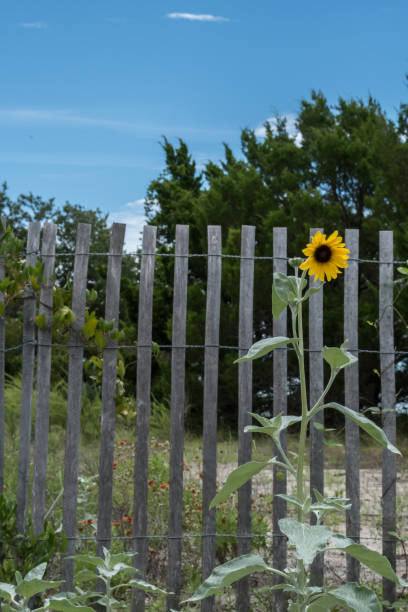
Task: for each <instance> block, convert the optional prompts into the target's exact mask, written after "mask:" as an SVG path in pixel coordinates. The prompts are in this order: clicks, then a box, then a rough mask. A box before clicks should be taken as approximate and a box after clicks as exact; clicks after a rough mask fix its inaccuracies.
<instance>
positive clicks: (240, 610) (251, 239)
mask: <svg viewBox="0 0 408 612" xmlns="http://www.w3.org/2000/svg"><path fill="white" fill-rule="evenodd" d="M254 255H255V227H253V226H250V225H243V226H242V234H241V265H240V280H239V323H238V346H239V351H238V352H239V356H240V357H242V356H243V355H245V353H247V351H248V349H249V348H250V346H251V345H252V342H253V311H254V305H253V302H254V267H255V266H254V263H255V262H254ZM250 412H252V361H247V362H244V363H240V364H239V365H238V465H242V464H243V463H246V462H247V461H251V455H252V436H251V433H250V432H248V433H245V432H244V427H245V426H246V425H250V424H251V423H252V417H251V416H250V414H249V413H250ZM251 485H252V483H251V481H249V482H247V483H246V484H245V485H244V486H243V487H241V488H240V489H239V490H238V525H237V526H238V537H239V539H238V554H239V555H245V554H247V553H249V552H251V545H252V542H251V538H250V537H248V538H246V537H245V536H246V535H248V534H250V533H251V495H252V486H251ZM249 601H250V596H249V578H248V577H247V578H243V579H242V580H240V581H239V582H238V585H237V596H236V609H237V612H246V611H247V610H248V609H249Z"/></svg>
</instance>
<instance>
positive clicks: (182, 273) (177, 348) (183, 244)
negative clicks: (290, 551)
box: [167, 225, 189, 611]
mask: <svg viewBox="0 0 408 612" xmlns="http://www.w3.org/2000/svg"><path fill="white" fill-rule="evenodd" d="M188 242H189V227H188V225H177V226H176V248H175V255H176V257H175V260H174V285H173V287H174V289H173V329H172V345H173V348H172V355H171V402H170V406H171V408H170V418H171V425H170V491H169V538H170V539H169V543H168V570H167V576H168V579H167V587H168V590H169V592H171V593H174V595H169V596H168V598H167V610H169V611H170V610H171V609H173V610H176V609H177V610H178V609H179V600H180V591H181V584H182V569H181V554H182V547H183V539H182V538H183V474H184V464H183V451H184V404H185V400H184V395H185V389H184V386H185V361H186V349H185V344H186V318H187V279H188Z"/></svg>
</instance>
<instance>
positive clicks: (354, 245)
mask: <svg viewBox="0 0 408 612" xmlns="http://www.w3.org/2000/svg"><path fill="white" fill-rule="evenodd" d="M345 243H346V247H347V248H348V249H349V250H350V258H349V261H348V268H347V269H346V270H345V271H344V339H345V340H347V341H348V342H347V347H348V350H349V351H350V352H351V353H352V354H353V355H355V356H356V357H358V352H357V351H358V261H357V260H358V257H359V230H357V229H347V230H346V234H345ZM358 372H359V364H358V362H357V363H356V364H354V365H352V366H351V367H349V368H346V369H345V370H344V400H345V405H346V406H347V407H348V408H351V409H352V410H355V411H356V412H359V410H360V401H359V399H360V392H359V377H358ZM345 428H346V429H345V446H346V452H345V460H346V466H345V467H346V497H348V498H349V499H350V502H351V504H352V505H351V508H350V510H348V511H347V513H346V534H347V536H348V537H351V538H353V539H354V540H355V541H356V542H359V540H360V429H359V427H358V425H357V424H356V423H353V421H351V420H350V419H347V418H346V420H345ZM347 580H348V581H349V582H359V580H360V564H359V562H358V561H357V560H356V559H354V558H353V557H351V556H350V555H347Z"/></svg>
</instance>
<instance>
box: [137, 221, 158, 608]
mask: <svg viewBox="0 0 408 612" xmlns="http://www.w3.org/2000/svg"><path fill="white" fill-rule="evenodd" d="M143 253H144V255H143V256H142V264H141V271H140V289H139V318H138V335H137V342H138V347H137V370H136V442H135V471H134V498H133V519H134V522H133V535H134V536H135V539H134V541H133V550H134V552H137V553H138V554H137V555H135V557H134V566H135V567H137V568H138V569H139V570H140V571H141V573H142V574H143V575H145V573H146V564H147V547H148V540H147V539H146V537H144V536H146V534H147V492H148V487H147V482H148V471H149V423H150V386H151V364H152V320H153V285H154V268H155V253H156V227H154V226H145V227H144V230H143ZM138 536H139V537H138ZM131 606H132V612H142V611H143V610H144V609H145V594H144V592H143V591H140V590H137V589H133V591H132V604H131Z"/></svg>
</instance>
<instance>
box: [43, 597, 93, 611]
mask: <svg viewBox="0 0 408 612" xmlns="http://www.w3.org/2000/svg"><path fill="white" fill-rule="evenodd" d="M61 595H63V596H65V598H64V599H62V598H61V597H60V596H59V595H56V596H54V597H51V598H50V599H49V600H47V603H48V606H49V607H50V608H51V609H52V610H57V611H58V612H72V610H75V611H76V612H95V611H94V609H93V608H90V607H89V606H82V605H78V604H75V603H74V602H72V601H70V600H69V599H67V598H66V595H65V594H64V593H61Z"/></svg>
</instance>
